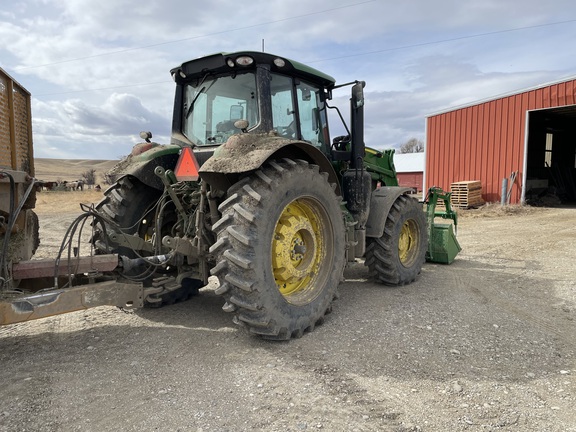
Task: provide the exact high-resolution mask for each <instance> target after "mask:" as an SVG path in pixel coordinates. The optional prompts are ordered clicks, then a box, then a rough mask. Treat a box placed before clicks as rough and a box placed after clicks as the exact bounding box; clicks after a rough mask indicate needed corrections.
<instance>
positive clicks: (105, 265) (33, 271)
mask: <svg viewBox="0 0 576 432" xmlns="http://www.w3.org/2000/svg"><path fill="white" fill-rule="evenodd" d="M116 267H118V255H115V254H111V255H95V256H87V257H75V258H71V259H70V261H68V259H63V260H61V261H60V262H59V263H58V264H57V263H56V260H54V259H37V260H30V261H20V262H19V263H17V264H14V265H13V266H12V277H13V278H14V279H16V280H21V279H33V278H40V277H51V276H55V271H56V268H57V269H58V276H67V275H71V274H82V273H91V272H95V271H100V272H108V271H112V270H114V269H115V268H116Z"/></svg>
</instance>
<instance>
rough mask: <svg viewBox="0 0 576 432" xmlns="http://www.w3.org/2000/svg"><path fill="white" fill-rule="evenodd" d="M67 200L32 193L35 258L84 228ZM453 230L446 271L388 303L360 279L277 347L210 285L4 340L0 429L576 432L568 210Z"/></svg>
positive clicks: (505, 213) (45, 324)
mask: <svg viewBox="0 0 576 432" xmlns="http://www.w3.org/2000/svg"><path fill="white" fill-rule="evenodd" d="M78 193H79V194H80V193H81V192H78ZM61 194H64V195H63V197H64V198H63V199H62V197H59V196H58V195H56V194H55V195H45V196H43V197H41V196H39V200H38V213H39V215H40V223H41V226H42V232H41V241H42V245H41V250H40V251H39V256H50V255H51V254H53V253H54V251H55V250H56V249H57V245H59V243H60V241H61V239H62V236H63V233H64V231H65V230H66V228H67V226H68V225H69V223H70V222H71V221H72V220H73V219H74V217H75V216H76V215H77V214H78V211H77V210H75V207H76V205H74V204H75V199H76V196H75V197H74V199H72V198H69V197H71V196H72V195H71V194H74V192H69V193H68V195H66V193H64V192H63V193H61ZM84 194H85V195H82V200H84V201H88V202H89V201H90V200H97V199H98V196H97V195H96V194H97V193H96V192H84ZM78 196H80V195H78ZM43 200H44V201H43ZM460 216H461V218H460V226H459V231H458V238H459V241H460V243H461V245H462V247H463V251H462V253H461V254H460V255H459V256H458V258H457V260H456V261H455V262H454V263H453V264H452V265H450V266H443V265H434V264H426V265H425V267H424V269H423V272H422V275H421V277H420V279H419V280H418V281H416V282H415V283H414V284H412V285H409V286H406V287H401V288H386V287H383V286H380V285H377V284H375V283H372V282H371V281H368V280H366V279H365V277H366V269H365V267H364V266H363V265H362V264H361V263H358V264H355V265H353V266H351V267H350V268H348V269H347V270H346V272H345V276H346V278H347V280H346V282H344V283H343V284H342V285H341V286H340V299H339V300H338V301H337V302H335V304H334V311H333V313H332V314H330V315H329V316H328V317H327V319H326V322H325V323H324V325H322V326H320V327H318V328H317V329H316V330H315V331H314V332H312V333H309V334H306V335H305V336H304V337H303V338H301V339H297V340H293V341H290V342H286V343H271V342H266V341H262V340H259V339H255V338H253V337H250V336H248V335H247V334H245V333H243V332H241V331H239V330H237V328H236V327H235V326H234V325H233V324H232V322H231V319H230V316H229V315H228V314H226V313H225V312H223V311H222V310H221V306H222V300H221V299H220V298H218V297H217V296H215V295H214V293H213V292H212V290H211V289H210V288H209V287H208V288H205V289H203V290H202V291H201V295H200V296H198V297H196V298H194V299H192V300H190V301H187V302H185V303H181V304H177V305H174V306H169V307H165V308H161V309H144V310H140V311H136V312H133V313H125V312H122V311H120V310H118V309H115V308H111V307H109V308H108V307H104V308H97V309H93V310H90V311H85V312H78V313H73V314H68V315H63V316H58V317H52V318H47V319H44V320H39V321H36V322H29V323H22V324H18V325H12V326H6V327H2V328H0V362H1V363H0V364H1V365H2V367H1V369H0V381H1V383H2V384H1V386H0V400H1V401H2V404H1V406H0V431H16V430H18V431H108V430H123V431H156V430H157V431H311V430H326V431H438V432H446V431H496V430H498V431H500V430H503V431H558V432H560V431H562V432H565V431H576V410H575V409H574V406H575V404H576V282H575V281H576V266H575V265H574V263H575V262H576V247H575V246H574V243H575V240H576V225H575V223H574V222H575V221H576V209H575V208H556V209H541V208H524V209H522V208H518V207H510V208H508V209H506V210H503V209H501V208H500V207H499V206H487V207H486V208H484V209H480V210H474V211H466V212H461V214H460Z"/></svg>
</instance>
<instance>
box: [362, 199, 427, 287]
mask: <svg viewBox="0 0 576 432" xmlns="http://www.w3.org/2000/svg"><path fill="white" fill-rule="evenodd" d="M366 243H367V245H366V255H365V258H366V260H365V265H366V266H368V269H369V271H370V275H371V276H372V277H373V278H374V279H375V280H376V281H378V282H380V283H383V284H386V285H393V286H395V285H406V284H409V283H411V282H413V281H414V280H415V279H416V277H418V275H419V274H420V271H421V270H422V265H423V264H424V260H425V258H426V249H427V247H428V232H427V228H426V217H425V215H424V211H423V210H422V205H421V204H420V203H419V202H418V201H417V200H416V199H414V198H411V197H408V196H406V195H400V196H399V197H398V199H397V200H396V201H395V202H394V204H393V205H392V208H391V209H390V212H389V213H388V216H387V218H386V224H385V226H384V234H383V235H382V237H380V238H368V239H367V242H366Z"/></svg>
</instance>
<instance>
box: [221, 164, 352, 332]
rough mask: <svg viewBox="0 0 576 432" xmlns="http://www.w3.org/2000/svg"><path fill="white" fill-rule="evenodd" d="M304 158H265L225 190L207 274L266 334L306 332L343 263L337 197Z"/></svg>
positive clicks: (230, 304) (326, 304)
mask: <svg viewBox="0 0 576 432" xmlns="http://www.w3.org/2000/svg"><path fill="white" fill-rule="evenodd" d="M327 177H328V176H327V175H326V174H325V173H320V172H319V170H318V167H317V166H315V165H309V164H308V163H307V162H304V161H293V160H290V159H284V160H282V161H278V162H270V163H267V164H266V165H265V166H264V167H263V168H261V169H260V170H258V171H256V172H255V173H254V174H252V175H250V176H248V177H246V178H244V179H242V180H241V181H240V182H238V183H237V184H236V185H234V186H232V187H231V188H230V190H229V191H228V198H227V199H226V200H225V201H224V202H223V203H222V204H221V205H220V207H219V210H220V211H221V212H222V218H221V219H220V221H219V222H217V223H216V224H215V225H214V227H213V229H214V231H215V232H216V234H217V242H216V243H215V244H214V245H213V246H212V248H211V249H210V252H211V253H214V254H215V255H216V258H217V259H216V263H217V264H216V266H215V267H214V268H213V269H212V274H213V275H216V276H218V279H219V281H220V286H219V288H218V289H217V290H216V293H217V294H220V295H222V296H223V297H224V298H225V299H226V303H225V305H224V307H223V309H224V310H225V311H227V312H232V313H234V314H235V316H234V322H235V323H236V324H238V325H240V326H243V327H245V328H247V329H248V330H249V331H250V333H252V334H255V335H259V336H262V337H264V338H267V339H275V340H285V339H290V338H292V337H300V336H301V335H302V334H303V333H304V332H305V331H311V330H313V329H314V327H315V326H316V325H317V324H319V323H320V322H321V321H322V320H323V318H324V315H325V314H326V313H328V312H329V311H330V310H331V303H332V301H333V299H334V297H335V296H336V293H337V288H338V284H339V283H340V281H341V279H342V274H343V270H344V265H345V235H344V222H343V218H342V211H341V210H340V204H339V199H338V197H337V196H336V194H335V193H334V190H333V188H332V186H331V185H330V184H329V183H328V182H327Z"/></svg>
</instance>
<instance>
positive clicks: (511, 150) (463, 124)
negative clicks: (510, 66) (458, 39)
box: [425, 79, 576, 203]
mask: <svg viewBox="0 0 576 432" xmlns="http://www.w3.org/2000/svg"><path fill="white" fill-rule="evenodd" d="M573 104H576V79H572V80H567V81H564V82H559V83H555V84H551V85H547V86H542V87H540V88H536V89H530V90H527V91H524V92H519V93H517V94H512V95H509V96H505V97H500V98H498V99H494V100H489V101H486V102H482V103H479V104H476V105H471V106H467V107H463V108H459V109H456V110H452V111H448V112H444V113H440V114H436V115H432V116H429V117H428V119H427V132H426V133H427V136H426V141H427V142H426V153H427V155H426V181H425V184H426V185H427V186H432V185H434V186H439V187H442V188H443V189H445V190H449V189H450V184H451V183H454V182H458V181H466V180H471V179H474V180H480V181H481V182H482V188H483V198H484V200H486V201H488V202H494V201H500V199H501V184H502V179H503V178H504V177H509V176H510V174H511V173H512V172H514V171H518V177H517V178H518V179H521V178H522V175H523V173H522V170H523V166H524V143H525V139H526V136H525V129H526V127H525V122H526V112H527V111H529V110H535V109H540V108H548V107H558V106H565V105H573ZM520 199H521V188H520V185H519V182H517V183H516V184H515V186H514V187H513V189H512V195H511V201H510V202H511V203H518V202H520Z"/></svg>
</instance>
